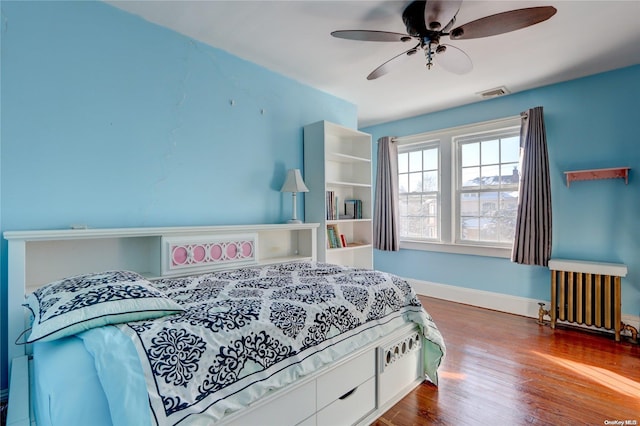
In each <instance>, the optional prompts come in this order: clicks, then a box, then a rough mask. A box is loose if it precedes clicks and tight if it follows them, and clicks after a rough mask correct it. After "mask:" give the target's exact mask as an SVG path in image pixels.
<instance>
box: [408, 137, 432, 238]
mask: <svg viewBox="0 0 640 426" xmlns="http://www.w3.org/2000/svg"><path fill="white" fill-rule="evenodd" d="M439 171H440V167H439V148H438V144H437V143H431V144H427V145H425V146H419V147H411V149H410V150H408V151H406V152H404V151H403V150H399V152H398V186H399V201H400V203H399V211H400V235H401V236H402V237H407V238H416V239H420V240H433V241H437V240H438V239H439V237H440V227H439V222H440V221H439V218H438V217H439V215H440V183H439V182H440V179H439Z"/></svg>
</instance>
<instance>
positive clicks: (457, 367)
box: [372, 296, 640, 426]
mask: <svg viewBox="0 0 640 426" xmlns="http://www.w3.org/2000/svg"><path fill="white" fill-rule="evenodd" d="M420 300H421V301H422V303H423V305H424V306H425V308H426V309H427V311H429V313H430V314H431V315H432V316H433V319H434V321H435V322H436V324H437V325H438V328H439V329H440V331H441V332H442V334H443V336H444V339H445V343H446V344H447V357H446V358H445V360H444V362H443V363H442V366H441V367H440V370H439V372H440V373H439V374H440V385H439V386H438V387H436V386H434V385H432V384H430V383H423V384H421V385H420V386H418V387H417V388H416V389H415V390H414V391H412V392H411V393H410V394H409V395H407V396H406V397H405V398H404V399H402V400H401V401H400V402H398V403H397V404H396V405H394V406H393V407H392V408H391V409H389V410H388V411H387V412H386V413H385V414H384V415H383V416H382V417H380V418H379V419H378V420H376V421H375V422H374V423H372V424H373V425H374V426H411V425H470V426H475V425H483V426H484V425H489V424H496V425H497V424H504V425H554V426H555V425H605V424H614V423H606V422H614V421H621V422H622V423H621V424H625V422H627V423H626V424H627V425H638V426H640V346H639V345H638V344H633V343H630V342H626V341H623V342H620V343H616V342H614V339H613V336H611V337H610V336H609V335H602V334H598V333H592V332H587V331H583V330H576V329H573V328H565V327H561V326H559V327H558V328H556V329H555V330H552V329H551V328H550V327H549V326H540V325H538V324H537V323H536V320H535V319H531V318H525V317H520V316H517V315H510V314H505V313H501V312H496V311H491V310H487V309H482V308H476V307H473V306H468V305H462V304H458V303H453V302H447V301H443V300H438V299H433V298H428V297H423V296H420Z"/></svg>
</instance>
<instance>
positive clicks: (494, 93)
mask: <svg viewBox="0 0 640 426" xmlns="http://www.w3.org/2000/svg"><path fill="white" fill-rule="evenodd" d="M509 93H511V92H510V91H509V89H507V88H506V87H504V86H500V87H496V88H493V89H489V90H484V91H482V92H478V93H476V95H479V96H480V97H481V98H482V99H489V98H497V97H498V96H504V95H508V94H509Z"/></svg>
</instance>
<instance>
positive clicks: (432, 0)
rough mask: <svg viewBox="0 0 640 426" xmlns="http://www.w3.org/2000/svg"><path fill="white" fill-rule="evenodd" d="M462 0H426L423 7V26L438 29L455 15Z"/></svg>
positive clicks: (445, 25)
mask: <svg viewBox="0 0 640 426" xmlns="http://www.w3.org/2000/svg"><path fill="white" fill-rule="evenodd" d="M461 4H462V0H427V3H426V5H425V7H424V23H425V27H426V28H427V29H428V30H431V31H440V30H442V29H443V28H446V27H447V25H448V24H449V23H450V22H451V21H452V20H453V19H454V18H455V17H456V14H457V13H458V10H459V9H460V5H461Z"/></svg>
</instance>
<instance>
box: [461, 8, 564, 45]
mask: <svg viewBox="0 0 640 426" xmlns="http://www.w3.org/2000/svg"><path fill="white" fill-rule="evenodd" d="M556 12H557V10H556V8H555V7H553V6H540V7H529V8H525V9H516V10H510V11H508V12H502V13H497V14H495V15H490V16H485V17H484V18H480V19H476V20H475V21H471V22H468V23H466V24H464V25H461V26H459V27H456V28H454V29H453V30H451V33H450V34H449V37H450V38H451V39H452V40H467V39H471V38H480V37H489V36H492V35H497V34H504V33H508V32H510V31H515V30H519V29H521V28H525V27H528V26H530V25H535V24H538V23H540V22H543V21H546V20H547V19H549V18H551V17H552V16H553V15H555V14H556Z"/></svg>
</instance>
